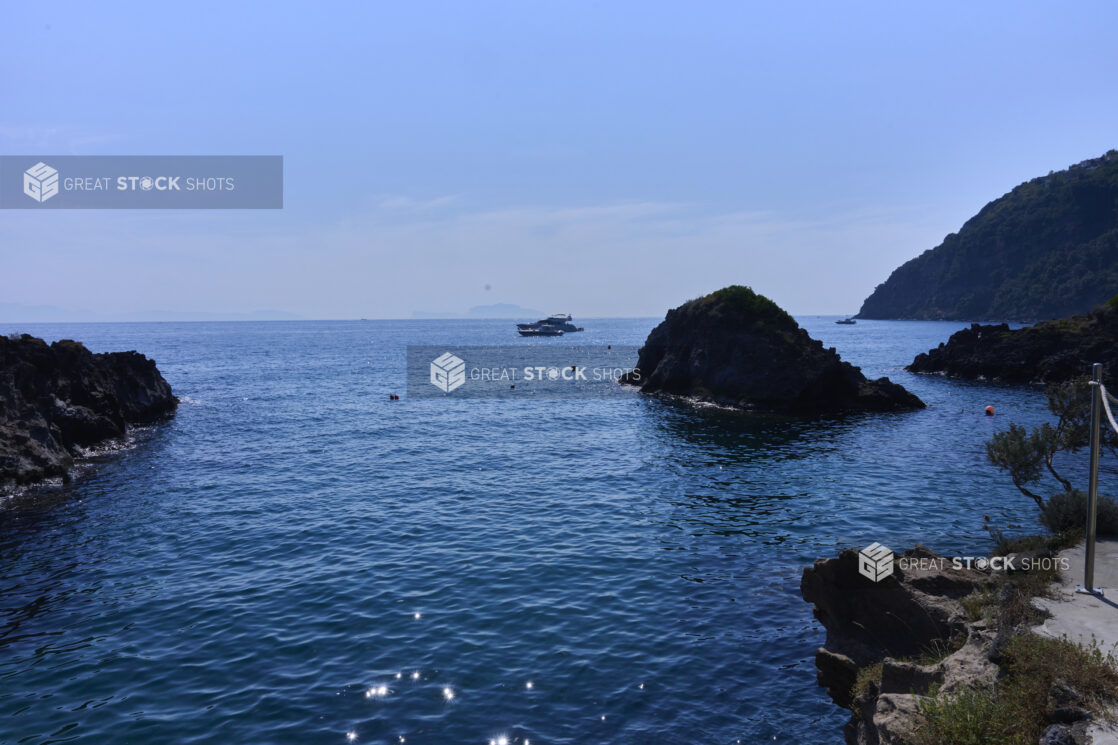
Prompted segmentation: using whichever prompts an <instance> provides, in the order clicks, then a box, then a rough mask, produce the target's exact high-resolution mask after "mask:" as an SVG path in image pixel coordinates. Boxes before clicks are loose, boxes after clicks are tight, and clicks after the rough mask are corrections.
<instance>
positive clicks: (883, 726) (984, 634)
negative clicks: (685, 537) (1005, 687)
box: [800, 546, 1094, 745]
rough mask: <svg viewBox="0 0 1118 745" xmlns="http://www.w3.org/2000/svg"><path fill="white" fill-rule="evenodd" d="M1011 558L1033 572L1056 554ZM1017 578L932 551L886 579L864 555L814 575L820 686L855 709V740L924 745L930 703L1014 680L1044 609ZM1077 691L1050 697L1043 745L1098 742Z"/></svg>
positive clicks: (826, 565) (861, 744) (805, 580)
mask: <svg viewBox="0 0 1118 745" xmlns="http://www.w3.org/2000/svg"><path fill="white" fill-rule="evenodd" d="M1011 556H1012V562H1011V563H1013V564H1015V565H1017V566H1021V564H1022V563H1023V562H1028V561H1035V560H1037V559H1041V558H1051V557H1053V556H1054V553H1053V552H1052V551H1050V550H1036V551H1033V552H1028V553H1021V554H1017V555H1011ZM902 567H903V568H902ZM1011 574H1012V572H1005V571H1000V572H999V571H990V570H981V571H980V570H978V569H969V568H965V567H963V568H954V567H953V566H952V563H951V561H950V559H945V557H941V556H939V555H938V554H936V553H934V552H933V551H931V550H929V549H927V548H925V547H923V546H916V547H915V548H913V549H911V550H909V551H905V552H904V553H901V554H898V555H897V556H896V561H895V562H894V567H893V571H892V574H891V575H888V576H886V577H885V578H883V579H881V580H880V581H878V582H874V581H872V580H870V579H868V578H866V577H864V576H862V575H861V574H860V573H859V552H858V551H857V550H856V549H846V550H844V551H843V552H841V553H840V554H839V556H838V557H837V558H828V559H818V560H816V561H815V563H814V565H813V566H811V567H807V568H805V570H804V573H803V577H802V580H801V585H800V590H801V595H802V596H803V599H804V600H805V601H807V602H809V603H812V604H813V612H814V615H815V618H816V619H817V620H818V621H819V622H820V623H821V624H822V625H823V626H824V628H825V629H826V640H825V643H824V645H823V646H822V647H820V648H819V649H818V651H817V652H816V657H815V662H816V669H817V680H818V683H819V685H820V686H823V687H824V688H826V690H827V693H828V695H829V696H830V697H831V700H832V701H834V703H835V704H836V705H838V706H841V707H843V708H847V709H850V710H851V718H850V720H849V721H848V722H847V724H846V725H845V728H844V735H845V740H846V742H847V743H848V744H849V745H913V744H914V743H919V744H921V745H922V743H924V742H927V741H928V740H927V735H926V734H925V735H924V736H923V737H922V736H921V728H922V727H923V726H925V720H926V710H927V707H928V704H929V703H931V702H934V701H944V700H950V699H951V698H952V697H958V696H960V695H961V694H962V695H965V694H966V693H967V692H970V691H974V690H976V689H977V690H983V689H984V690H986V691H989V690H992V689H993V687H994V686H995V681H999V680H1004V678H1005V675H1006V667H1007V663H1006V659H1007V649H1008V648H1009V647H1010V646H1011V645H1012V643H1013V642H1012V640H1014V639H1015V638H1017V639H1020V638H1024V637H1026V636H1027V635H1030V634H1031V630H1030V627H1031V625H1032V624H1033V623H1035V622H1036V621H1037V619H1036V618H1035V617H1031V616H1030V614H1032V613H1041V611H1039V610H1038V609H1036V608H1035V607H1034V606H1033V601H1032V596H1031V595H1029V594H1028V593H1024V594H1022V593H1021V592H1020V590H1019V589H1018V587H1017V585H1016V584H1015V583H1014V582H1013V581H1012V578H1011V577H1010V575H1011ZM1034 589H1035V588H1034ZM1022 609H1025V610H1024V611H1023V610H1022ZM1032 638H1035V637H1032ZM1067 689H1069V686H1067V685H1066V684H1065V683H1064V682H1063V681H1060V680H1057V681H1056V682H1055V683H1053V684H1052V690H1051V692H1049V691H1047V690H1046V691H1045V693H1046V694H1048V695H1047V699H1045V700H1043V701H1042V703H1041V705H1040V706H1039V708H1041V709H1043V711H1034V712H1030V714H1032V715H1034V716H1037V717H1039V718H1040V719H1041V725H1040V726H1041V728H1042V731H1043V733H1044V734H1043V738H1042V739H1041V742H1042V743H1051V744H1052V745H1056V744H1060V745H1075V744H1076V743H1088V742H1090V741H1091V740H1090V737H1089V735H1087V734H1086V733H1087V731H1088V727H1089V726H1090V725H1091V722H1092V720H1093V719H1094V715H1093V714H1092V712H1091V711H1089V709H1088V705H1087V703H1086V702H1085V701H1084V700H1083V699H1084V698H1085V697H1084V696H1083V695H1082V694H1079V693H1077V692H1076V691H1074V690H1070V692H1068V690H1067ZM968 741H969V740H968ZM1034 741H1035V740H1034Z"/></svg>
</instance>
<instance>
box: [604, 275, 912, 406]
mask: <svg viewBox="0 0 1118 745" xmlns="http://www.w3.org/2000/svg"><path fill="white" fill-rule="evenodd" d="M636 367H637V370H638V371H639V372H638V373H631V374H629V375H627V376H625V377H624V378H622V382H623V383H627V384H630V385H637V386H639V387H640V390H641V391H642V392H643V393H650V394H661V395H670V396H681V397H685V398H688V399H691V400H695V401H701V402H709V403H714V404H718V405H721V406H728V407H732V408H737V409H743V410H747V411H757V412H771V413H782V414H816V413H826V412H840V411H899V410H906V409H921V408H924V403H923V402H922V401H920V399H919V398H917V397H916V396H914V395H913V394H911V393H909V392H908V391H906V390H905V389H904V388H903V387H901V386H900V385H897V384H896V383H892V382H890V381H889V379H888V378H879V379H878V380H867V379H866V377H865V376H864V375H863V374H862V372H861V370H859V369H858V368H857V367H854V366H853V365H851V364H849V363H847V362H843V361H842V359H841V358H840V357H839V355H838V353H837V352H836V351H835V350H834V348H830V349H827V348H824V347H823V344H822V342H820V341H817V340H815V339H812V338H811V337H810V336H808V333H807V332H806V331H804V330H803V329H802V328H800V326H799V324H797V323H796V321H795V320H794V319H793V318H792V317H791V316H790V315H788V314H787V313H786V312H784V311H783V310H782V309H781V308H780V307H779V306H778V305H777V304H776V303H774V302H773V301H771V300H769V299H768V298H766V297H764V296H763V295H758V294H756V293H754V292H753V291H752V290H751V289H749V288H748V287H741V286H738V285H734V286H731V287H726V288H724V289H722V290H718V291H717V292H714V293H711V294H710V295H707V296H705V297H702V298H698V299H696V300H691V301H689V302H687V303H684V304H683V305H681V306H680V307H678V308H675V309H673V310H670V311H668V314H667V316H666V317H665V318H664V321H663V322H662V323H660V325H658V326H657V327H656V328H655V329H653V330H652V332H651V333H650V334H649V335H648V339H647V340H646V341H645V343H644V346H643V347H641V349H640V353H639V359H638V361H637V365H636Z"/></svg>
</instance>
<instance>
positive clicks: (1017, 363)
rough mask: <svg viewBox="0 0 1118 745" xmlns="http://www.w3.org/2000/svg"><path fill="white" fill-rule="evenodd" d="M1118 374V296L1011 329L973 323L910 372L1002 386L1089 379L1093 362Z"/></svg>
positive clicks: (926, 355) (914, 364)
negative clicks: (1080, 310) (1064, 315)
mask: <svg viewBox="0 0 1118 745" xmlns="http://www.w3.org/2000/svg"><path fill="white" fill-rule="evenodd" d="M1094 362H1101V363H1103V366H1104V372H1105V371H1113V370H1118V297H1115V298H1113V299H1111V300H1110V301H1109V302H1107V303H1106V304H1104V305H1101V306H1099V307H1098V308H1095V309H1094V310H1092V311H1091V312H1090V313H1087V314H1084V315H1079V316H1071V317H1069V318H1060V319H1058V320H1055V321H1042V322H1040V323H1038V324H1036V325H1035V326H1027V327H1025V328H1021V329H1014V330H1011V329H1010V328H1009V326H1008V325H1006V324H1004V323H1002V324H998V325H985V326H983V325H979V324H977V323H976V324H972V325H971V326H970V328H966V329H963V330H962V331H957V332H955V333H954V334H952V335H951V338H950V339H948V340H947V342H946V343H945V344H940V345H939V346H938V347H937V348H935V349H932V350H929V351H928V352H925V353H922V354H919V355H917V356H916V359H914V360H913V361H912V364H910V365H909V366H908V367H907V368H906V369H907V370H908V371H910V372H917V373H935V374H939V375H944V376H946V377H949V378H962V379H967V380H989V381H997V382H1002V383H1014V384H1025V383H1060V382H1063V381H1066V380H1071V379H1072V378H1075V377H1081V376H1083V375H1087V374H1088V373H1089V372H1090V366H1091V363H1094Z"/></svg>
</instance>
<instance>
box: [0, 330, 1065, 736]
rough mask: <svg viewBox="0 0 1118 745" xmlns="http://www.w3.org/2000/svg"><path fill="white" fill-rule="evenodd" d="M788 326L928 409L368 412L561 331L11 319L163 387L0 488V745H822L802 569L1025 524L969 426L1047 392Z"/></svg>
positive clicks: (925, 339) (1027, 410)
mask: <svg viewBox="0 0 1118 745" xmlns="http://www.w3.org/2000/svg"><path fill="white" fill-rule="evenodd" d="M580 320H583V322H584V325H585V326H586V329H587V330H586V331H585V332H584V333H583V334H580V335H579V339H578V342H579V343H581V344H617V345H625V344H636V345H639V344H640V343H641V342H642V341H643V340H644V338H645V336H646V335H647V333H648V331H649V330H650V329H651V328H652V326H653V325H655V323H656V320H655V319H636V320H633V319H625V320H618V319H610V320H591V319H580ZM799 320H800V321H801V323H802V324H803V325H804V326H805V327H806V328H807V329H808V330H809V331H810V332H811V333H812V335H813V336H815V337H816V338H819V339H822V340H823V341H824V343H825V344H827V345H829V346H830V345H833V346H835V347H837V348H838V350H839V351H840V353H842V355H843V356H844V358H845V359H848V360H850V361H852V362H854V363H855V364H860V365H861V366H862V367H863V369H864V370H865V372H866V373H867V374H868V375H870V376H871V377H876V376H879V375H889V376H890V377H892V378H893V379H894V380H896V381H898V382H901V383H902V384H904V385H905V386H906V387H908V388H909V389H910V390H912V391H913V392H915V393H916V394H918V395H919V396H921V397H922V398H923V399H924V400H925V401H926V402H927V403H928V408H927V409H926V410H924V411H919V412H912V413H904V414H886V415H874V416H855V417H845V418H834V419H829V420H817V421H808V420H794V419H758V418H750V417H744V416H740V415H735V414H729V413H725V412H719V411H709V410H705V411H698V410H694V409H691V408H689V407H686V406H682V405H678V404H671V403H665V402H662V401H659V400H655V399H649V398H647V397H642V396H639V395H637V394H633V395H629V396H621V397H612V398H609V399H573V400H555V399H551V400H542V401H532V400H526V401H513V400H507V399H501V400H476V399H475V400H468V401H458V400H454V399H453V398H447V399H445V400H410V401H409V400H406V399H405V400H401V401H390V400H389V398H388V395H389V394H390V393H393V392H401V393H402V392H403V390H404V388H405V385H404V373H405V364H404V359H405V349H406V346H407V345H409V344H431V345H440V344H448V345H449V344H516V343H524V344H541V343H550V344H555V343H562V342H563V340H553V339H534V340H533V339H528V340H519V339H518V337H516V336H515V334H514V333H513V331H512V327H511V324H509V323H508V322H503V321H376V322H291V323H286V322H273V323H183V324H175V323H152V324H72V325H57V324H51V325H47V324H41V325H40V324H34V325H25V326H22V327H18V328H16V327H10V326H3V327H0V331H2V332H4V333H7V332H9V331H27V332H30V333H34V334H36V335H39V336H43V337H45V338H47V339H57V338H77V339H80V340H82V341H84V342H85V343H86V344H87V346H89V347H90V348H91V349H93V350H94V351H113V350H123V349H133V348H134V349H138V350H140V351H142V352H143V353H145V354H147V355H148V356H150V357H153V358H154V359H155V360H157V362H158V364H159V367H160V369H161V370H162V372H163V373H164V375H165V377H166V378H167V379H168V380H169V381H170V382H171V384H172V386H173V387H174V389H175V391H176V393H177V394H178V395H179V396H180V397H181V398H182V400H183V403H182V406H181V408H180V410H179V413H178V415H177V416H176V417H175V419H174V420H173V421H171V422H168V423H166V424H164V425H160V426H157V427H154V428H151V429H149V430H146V431H144V432H141V433H140V434H139V435H138V436H137V438H136V440H137V442H136V443H135V446H134V447H132V448H131V449H128V450H124V451H122V452H118V453H112V454H108V455H104V456H99V457H97V458H96V463H95V467H94V468H93V469H92V471H91V472H90V473H88V474H87V475H85V476H84V477H83V478H80V479H78V480H76V481H75V482H74V483H73V484H72V485H70V486H68V487H65V488H62V487H59V488H53V489H46V490H40V491H37V492H34V493H31V494H28V495H25V496H21V497H17V498H14V499H11V500H9V501H8V502H7V503H5V504H4V505H2V506H0V598H2V602H0V606H2V607H0V680H2V681H3V682H2V684H0V742H4V743H48V742H72V741H80V742H84V743H212V744H214V745H218V744H220V745H226V744H227V743H277V744H278V743H309V742H313V743H338V745H343V744H344V743H347V742H351V741H353V742H358V743H386V744H387V743H404V742H406V743H408V744H409V745H412V744H414V745H420V744H421V743H448V742H450V743H478V744H479V745H484V744H485V743H489V742H506V741H507V742H508V743H516V744H517V745H519V744H522V743H523V744H527V743H529V742H530V743H533V744H535V743H539V744H540V745H544V744H552V743H554V744H560V743H615V744H625V743H632V744H634V745H635V744H636V743H642V744H646V743H673V744H678V743H735V742H738V741H741V742H744V743H755V742H760V741H767V742H794V743H801V744H803V743H807V744H810V743H835V742H840V741H841V726H842V723H843V722H844V721H845V719H846V716H845V715H844V713H843V712H842V711H841V710H839V709H838V708H836V707H834V706H833V705H832V704H831V703H830V702H829V700H828V699H827V697H826V696H825V694H824V692H823V691H822V689H819V688H817V687H816V685H815V670H814V665H813V661H812V657H813V654H814V652H815V648H816V647H817V646H819V645H820V644H821V643H822V641H823V631H822V628H821V627H820V626H819V624H818V623H816V622H815V621H814V620H813V619H812V617H811V608H810V606H808V605H807V604H806V603H804V602H803V601H802V600H801V599H800V596H799V579H800V574H801V572H802V570H803V567H804V566H806V565H808V564H810V563H811V561H812V560H814V559H815V558H816V557H820V556H826V555H831V554H833V553H834V552H835V551H836V549H837V548H839V547H842V546H847V545H865V544H868V543H870V542H871V541H880V542H882V543H885V544H886V545H888V546H891V547H894V548H898V549H899V548H903V547H906V546H910V545H911V544H912V543H914V542H915V541H920V542H923V543H925V544H927V545H930V546H932V547H933V548H935V549H938V550H941V551H951V552H962V553H970V554H974V553H982V552H985V551H986V550H987V549H988V547H989V539H988V537H987V534H986V533H985V531H983V530H982V524H983V520H984V516H989V517H990V519H991V520H992V522H993V523H995V524H999V525H1005V524H1009V523H1022V524H1024V525H1025V527H1026V528H1029V529H1031V528H1034V527H1035V526H1036V523H1035V517H1034V511H1035V510H1034V508H1033V507H1032V505H1031V503H1029V502H1028V501H1027V500H1025V499H1024V498H1023V497H1022V496H1021V495H1020V494H1019V493H1018V492H1017V491H1016V489H1014V487H1013V486H1012V485H1011V484H1010V483H1009V481H1008V479H1007V478H1005V477H1004V476H1003V475H1000V474H998V472H997V471H996V470H995V469H994V468H992V467H991V466H989V465H987V464H986V462H985V456H984V451H983V447H982V443H983V442H984V441H985V440H986V439H988V438H989V436H990V434H991V432H992V431H993V430H994V429H996V428H1001V427H1004V426H1005V424H1006V423H1007V421H1008V420H1010V419H1013V420H1014V421H1020V422H1023V423H1031V422H1035V421H1038V419H1039V418H1040V417H1041V416H1042V415H1043V411H1044V402H1043V396H1042V395H1041V394H1040V393H1039V392H1037V391H1033V390H1029V389H1019V388H1005V387H998V386H991V385H983V384H973V383H959V382H952V381H947V380H943V379H940V378H935V377H922V376H913V375H910V374H907V373H905V372H904V371H903V370H901V368H902V367H903V365H904V364H906V363H907V362H909V361H910V360H911V359H912V357H913V356H914V355H915V354H916V353H917V352H920V351H924V350H926V349H928V348H929V347H932V346H935V345H936V344H938V343H939V342H941V341H943V340H945V339H946V338H947V337H948V336H949V335H950V333H951V332H952V331H954V330H956V329H957V328H958V327H959V326H958V325H954V324H946V323H919V322H911V323H908V322H872V321H862V322H859V323H858V325H856V326H836V325H835V324H834V323H833V320H834V319H833V318H823V317H815V318H801V319H799ZM987 404H992V405H994V406H995V407H996V409H997V412H998V415H997V416H996V417H993V418H987V417H985V416H983V412H982V409H983V407H984V406H986V405H987ZM529 684H530V685H529ZM502 738H503V739H502Z"/></svg>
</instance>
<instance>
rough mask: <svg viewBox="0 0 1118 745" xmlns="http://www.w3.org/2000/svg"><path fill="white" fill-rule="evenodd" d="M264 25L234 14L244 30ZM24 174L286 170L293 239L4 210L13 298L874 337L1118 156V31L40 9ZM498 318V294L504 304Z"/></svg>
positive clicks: (885, 10)
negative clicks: (90, 159) (745, 322)
mask: <svg viewBox="0 0 1118 745" xmlns="http://www.w3.org/2000/svg"><path fill="white" fill-rule="evenodd" d="M230 6H232V7H230ZM4 16H5V22H4V25H5V28H6V31H7V33H6V34H5V43H4V45H2V46H0V103H2V105H0V152H2V153H5V154H43V155H49V154H280V155H283V156H284V158H285V181H286V197H285V209H284V210H282V211H277V212H250V211H244V212H227V213H226V212H221V213H218V212H203V211H199V212H187V211H178V212H171V211H166V212H162V211H161V212H126V211H117V212H108V211H105V212H82V211H72V212H65V211H49V212H48V211H44V212H41V213H40V212H34V211H16V210H5V211H3V212H0V261H2V264H3V266H4V267H5V274H8V275H9V276H18V277H20V281H19V282H18V283H12V282H6V283H5V290H4V294H3V296H2V297H0V301H3V302H7V303H19V304H27V305H45V304H49V305H56V306H62V307H66V308H74V309H87V310H90V311H95V312H97V313H102V314H114V313H133V312H144V311H154V310H162V311H178V312H187V311H209V312H230V313H243V312H249V311H253V310H258V309H262V308H268V309H279V310H285V311H290V312H293V313H297V314H299V315H301V316H304V317H307V318H356V317H368V318H374V317H377V318H391V317H408V316H410V315H411V313H412V312H413V311H417V310H424V311H459V312H460V311H464V310H465V309H466V308H468V307H470V306H473V305H479V304H488V303H497V302H507V303H517V304H520V305H524V306H528V307H534V308H542V309H544V310H548V311H558V310H563V311H569V312H571V313H574V314H576V315H577V316H582V317H588V316H660V315H662V314H663V313H664V311H665V310H666V309H667V308H669V307H672V306H675V305H678V304H679V303H680V302H682V301H684V300H686V299H688V298H690V297H694V296H697V295H700V294H704V293H706V292H709V291H711V290H714V289H717V288H718V287H721V286H724V285H726V284H730V283H740V284H748V285H751V286H753V287H754V289H756V290H758V291H759V292H762V293H764V294H766V295H768V296H770V297H772V298H773V299H774V300H776V301H777V302H778V303H780V304H781V305H783V306H784V307H785V308H787V309H788V310H790V311H791V312H793V313H798V314H809V313H847V312H854V311H856V310H857V309H858V307H859V305H860V304H861V301H862V300H863V299H864V298H865V297H866V295H868V294H869V293H870V292H871V291H872V290H873V288H874V286H875V285H876V284H878V283H880V282H882V281H884V279H885V278H886V277H887V276H888V275H889V272H890V271H892V269H894V268H895V267H896V266H897V265H899V264H900V263H902V262H904V261H905V260H907V259H909V258H911V257H913V256H915V255H917V254H919V253H920V252H922V251H924V250H925V249H928V248H931V247H933V246H934V245H936V244H938V243H939V242H940V240H942V238H943V236H944V235H946V234H947V233H949V232H952V231H955V230H958V228H959V227H960V226H961V225H962V223H963V222H964V221H965V220H966V219H967V218H969V217H970V216H972V215H973V214H974V213H976V212H977V211H978V210H979V208H981V207H982V205H983V204H985V203H986V202H988V201H990V200H991V199H993V198H995V197H997V196H1000V195H1001V194H1003V193H1005V192H1006V191H1008V190H1009V189H1011V188H1012V187H1013V186H1015V185H1016V184H1018V183H1020V182H1022V181H1025V180H1027V179H1029V178H1032V177H1034V176H1038V175H1043V174H1045V173H1047V172H1048V171H1050V170H1059V169H1061V168H1064V167H1066V166H1068V165H1070V164H1072V163H1075V162H1078V161H1080V160H1083V159H1085V158H1089V157H1095V156H1098V155H1101V154H1102V153H1104V152H1105V151H1107V150H1108V149H1111V148H1114V147H1118V97H1116V96H1114V95H1113V86H1114V84H1113V74H1114V72H1115V70H1118V50H1116V48H1115V45H1114V44H1113V43H1112V39H1111V38H1110V37H1111V34H1112V29H1113V28H1115V26H1116V24H1118V6H1113V5H1108V4H1106V3H1102V2H1097V3H1092V2H1084V3H1074V4H1067V3H1062V4H1058V3H1027V2H1025V3H1022V2H1014V3H982V4H975V3H950V2H948V3H944V2H937V3H928V4H925V5H924V6H922V7H916V6H915V5H913V4H902V3H856V4H836V3H826V4H825V3H779V4H778V3H767V4H763V5H762V4H746V3H737V2H735V3H724V4H723V3H704V4H691V5H689V6H687V7H685V6H683V5H681V4H668V3H649V2H642V3H624V2H613V3H602V2H594V3H590V2H508V3H489V2H471V3H450V2H447V3H424V2H415V3H373V2H368V3H353V4H345V3H315V4H307V5H300V6H296V5H292V4H279V3H250V2H239V3H234V4H229V3H190V4H183V5H181V6H178V7H177V8H170V7H163V6H162V5H160V4H152V3H144V4H140V3H136V4H121V3H112V2H105V3H96V4H86V3H81V4H79V3H64V2H51V3H37V4H36V3H11V4H8V6H7V7H6V8H5V12H4ZM487 287H488V288H489V289H486V288H487Z"/></svg>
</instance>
